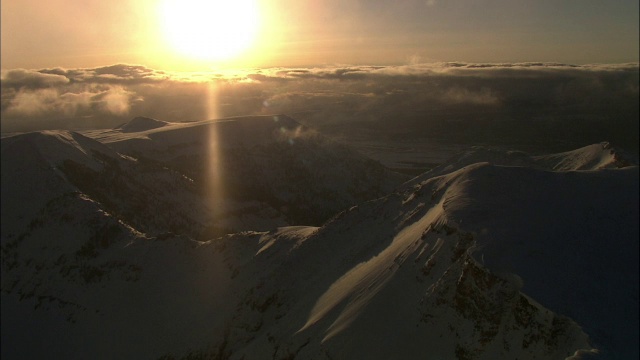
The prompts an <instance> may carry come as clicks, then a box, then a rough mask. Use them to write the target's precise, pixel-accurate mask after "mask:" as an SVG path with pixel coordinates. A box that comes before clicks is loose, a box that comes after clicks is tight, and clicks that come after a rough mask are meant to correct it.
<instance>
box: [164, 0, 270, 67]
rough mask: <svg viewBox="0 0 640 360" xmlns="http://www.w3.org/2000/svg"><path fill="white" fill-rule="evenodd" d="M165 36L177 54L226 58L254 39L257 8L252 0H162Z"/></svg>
mask: <svg viewBox="0 0 640 360" xmlns="http://www.w3.org/2000/svg"><path fill="white" fill-rule="evenodd" d="M161 17H162V23H163V28H164V32H165V36H166V37H167V40H168V41H169V43H170V44H171V46H172V47H173V48H174V49H175V50H176V51H178V52H179V53H181V54H183V55H185V56H188V57H190V58H193V59H197V60H229V59H231V58H233V57H235V56H238V55H240V54H241V53H243V52H244V51H246V50H248V49H249V48H250V47H251V45H252V43H253V42H254V40H255V37H256V34H257V30H258V25H259V24H258V21H259V11H258V5H257V4H256V1H255V0H165V1H164V2H163V4H162V8H161Z"/></svg>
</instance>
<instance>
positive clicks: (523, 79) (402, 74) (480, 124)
mask: <svg viewBox="0 0 640 360" xmlns="http://www.w3.org/2000/svg"><path fill="white" fill-rule="evenodd" d="M0 4H1V6H2V9H1V10H2V11H1V14H2V19H1V20H2V21H1V26H2V33H1V34H2V42H1V44H0V45H1V50H2V59H1V60H2V64H1V68H2V77H1V81H0V85H1V90H2V93H1V104H0V105H1V106H0V112H1V114H0V115H1V117H0V125H1V130H2V133H3V134H4V133H10V132H21V131H36V130H44V129H71V130H77V129H90V128H111V127H114V126H118V125H120V124H122V123H124V122H126V121H129V120H131V119H132V118H133V117H136V116H145V117H152V118H156V119H159V120H164V121H176V122H181V121H198V120H206V119H216V118H223V117H230V116H242V115H256V114H261V115H264V114H287V115H290V116H292V117H293V118H295V119H296V120H298V121H300V122H301V123H303V124H305V125H307V126H310V127H313V128H317V129H319V130H321V131H324V132H326V133H332V134H338V135H339V136H343V134H347V135H345V136H348V137H351V138H354V137H357V136H360V135H361V134H363V133H365V132H370V131H377V132H378V133H379V134H384V135H385V136H387V135H392V134H395V135H399V133H398V132H402V136H417V137H421V136H422V137H423V136H438V137H440V138H446V139H447V141H454V142H460V141H461V142H465V143H469V142H473V143H476V142H482V141H489V142H492V141H493V142H495V141H501V142H504V141H512V142H516V141H517V142H519V144H520V145H521V144H523V143H524V142H526V141H541V139H545V140H550V141H556V139H558V141H564V139H569V138H571V139H573V140H576V141H574V145H576V144H577V145H580V146H585V145H589V144H590V143H593V142H600V141H612V142H613V143H614V144H619V145H624V146H625V147H627V148H630V149H633V150H634V151H637V149H638V148H639V146H638V142H639V141H638V136H637V134H638V121H637V119H638V117H639V116H640V100H639V98H640V95H639V93H640V91H639V83H640V81H639V77H640V76H639V74H640V65H639V62H638V61H639V45H638V44H639V39H638V37H639V28H638V26H639V20H638V17H639V15H638V14H639V9H638V4H639V2H638V1H637V0H633V1H630V0H609V1H596V0H563V1H550V0H536V1H533V0H510V1H506V0H451V1H443V0H421V1H415V0H392V1H383V0H368V1H358V0H315V1H302V0H296V1H294V0H271V1H267V0H234V1H228V2H221V1H204V2H203V1H202V0H136V1H124V0H112V1H109V2H107V1H102V0H82V1H80V0H49V1H46V2H43V1H40V0H2V2H1V3H0ZM536 139H538V140H536ZM578 140H579V141H578Z"/></svg>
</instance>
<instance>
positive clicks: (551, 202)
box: [2, 117, 639, 359]
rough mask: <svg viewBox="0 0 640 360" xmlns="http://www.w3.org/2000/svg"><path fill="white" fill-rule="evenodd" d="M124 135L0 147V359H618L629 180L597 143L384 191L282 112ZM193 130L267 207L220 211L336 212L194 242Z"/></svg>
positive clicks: (351, 160)
mask: <svg viewBox="0 0 640 360" xmlns="http://www.w3.org/2000/svg"><path fill="white" fill-rule="evenodd" d="M266 120H269V121H268V122H267V121H266ZM280 122H282V123H280ZM131 124H132V125H131V126H125V125H126V124H125V125H123V126H122V127H120V128H117V129H113V130H108V131H93V132H84V133H83V134H79V133H74V132H43V133H32V134H24V135H20V136H16V137H8V138H3V139H2V170H3V171H2V344H3V347H2V356H3V358H4V357H6V358H38V357H49V358H70V359H74V358H77V359H83V358H97V359H102V358H104V359H113V358H131V359H140V358H148V359H159V358H163V359H171V358H177V359H180V358H189V359H224V358H229V359H243V358H244V359H294V358H295V359H352V358H370V359H418V358H434V359H439V358H441V359H496V358H503V359H515V358H518V359H565V358H573V359H586V358H594V357H599V358H605V359H620V358H634V355H635V356H636V357H637V355H638V343H637V339H638V241H637V239H638V221H637V219H638V202H639V198H638V167H637V165H635V164H634V163H633V162H625V163H617V165H616V164H615V163H614V162H611V161H608V160H607V157H606V156H607V155H606V154H607V153H609V155H613V154H611V152H610V148H612V147H609V148H607V146H609V145H606V146H605V145H604V144H595V145H593V146H590V147H586V148H582V149H578V150H576V151H573V152H568V153H564V154H554V155H545V156H529V155H527V154H523V153H514V152H507V151H502V152H501V151H498V150H495V149H481V148H475V149H471V150H470V151H469V152H466V153H464V154H461V155H460V156H458V157H456V158H454V159H452V161H451V162H450V163H448V164H443V165H442V166H440V167H438V168H436V169H434V170H432V171H430V172H427V173H425V174H423V175H421V176H418V177H416V178H414V179H412V180H410V181H407V182H406V183H404V184H403V185H401V186H395V184H396V183H395V182H396V181H398V180H397V178H396V177H395V176H396V175H393V174H390V175H389V173H387V172H386V170H384V169H382V170H379V169H377V168H376V167H375V163H370V162H369V161H366V160H362V158H360V157H358V156H356V155H353V154H355V153H354V152H352V151H351V150H349V149H347V148H345V147H343V146H341V145H337V144H334V143H332V142H330V141H329V140H326V139H324V138H322V137H321V136H319V135H317V134H306V133H305V131H304V130H303V129H302V128H300V127H299V125H297V123H295V122H294V121H293V120H292V119H289V118H286V117H281V118H278V120H277V121H275V120H274V119H272V118H265V117H256V118H241V119H227V120H225V121H215V122H213V121H211V122H200V123H189V124H172V123H160V122H157V121H147V120H144V119H143V120H140V119H138V120H134V122H132V123H131ZM274 124H275V125H274ZM123 127H124V128H125V130H127V129H129V130H127V131H123ZM247 128H248V130H247ZM212 132H215V135H212ZM296 133H297V134H296ZM212 136H215V137H216V138H217V139H223V140H220V141H219V142H217V143H216V144H217V145H216V147H215V151H217V152H218V154H223V155H222V157H223V158H226V159H233V161H231V162H229V163H226V164H224V165H220V166H219V167H216V168H217V169H222V170H220V174H224V175H225V176H223V177H222V178H223V179H226V180H225V181H230V182H236V181H237V182H243V181H245V179H239V178H237V176H240V175H238V174H242V173H243V172H245V173H246V174H250V175H251V176H256V177H257V178H255V179H252V181H251V182H248V183H245V184H242V185H241V186H242V187H243V188H244V187H248V186H250V185H246V184H252V185H251V186H262V187H261V188H260V189H261V191H266V192H268V193H270V194H273V195H270V196H272V198H258V199H252V197H253V196H254V195H255V193H250V194H251V195H250V196H249V195H248V196H247V197H246V198H238V196H237V193H234V192H233V191H229V192H225V195H224V199H225V201H226V202H231V201H235V202H236V203H241V204H242V203H244V202H248V201H255V202H256V203H259V204H264V205H261V206H264V207H265V208H269V209H270V210H269V211H272V213H275V214H278V215H277V216H280V217H279V218H277V219H280V220H281V221H282V222H283V223H285V224H286V222H288V224H289V225H295V224H296V223H293V222H291V219H293V218H295V216H296V215H291V214H292V213H297V212H305V211H311V212H313V211H315V205H316V203H317V204H318V207H319V209H324V208H328V207H329V205H326V204H330V203H331V202H330V201H326V203H324V202H322V201H320V200H319V199H320V198H321V197H323V196H325V194H329V193H331V192H333V193H335V195H334V196H335V197H336V198H337V199H339V200H336V201H335V203H337V204H339V205H340V206H342V204H344V203H346V202H349V201H350V202H351V203H350V204H349V206H348V207H346V208H345V207H343V208H345V210H342V211H340V212H339V213H337V214H336V215H334V216H333V217H332V218H330V219H329V220H328V221H326V222H324V223H323V224H321V226H319V227H317V226H280V227H277V225H278V223H277V221H274V222H271V223H270V224H271V226H272V229H271V230H269V229H268V228H263V229H259V228H256V229H253V230H251V231H250V230H246V231H241V232H238V233H235V234H227V235H224V236H221V237H214V238H210V239H204V238H202V237H199V236H200V235H202V234H201V232H200V231H194V230H193V228H196V227H198V226H200V227H204V226H206V225H204V224H205V223H206V222H207V221H210V220H211V217H212V216H213V217H215V213H214V214H213V215H212V214H211V213H207V212H206V211H207V210H206V209H209V208H211V209H213V210H211V211H212V212H215V208H216V206H215V205H219V203H215V202H211V199H209V198H208V196H210V195H212V194H211V193H207V192H206V191H203V190H202V189H201V188H199V186H203V185H204V184H207V183H208V182H207V181H210V178H207V176H205V175H200V176H201V177H198V175H197V170H198V169H203V167H204V166H205V165H203V161H204V160H203V158H204V157H208V159H211V156H213V155H211V151H214V150H212V149H211V148H210V147H211V143H212V142H211V139H212ZM198 139H200V140H198ZM203 151H205V152H207V153H206V155H205V154H202V152H203ZM198 154H200V155H198ZM483 154H484V155H483ZM514 154H515V155H514ZM199 156H200V157H202V158H200V157H199ZM483 156H484V159H483ZM614 157H615V156H614ZM619 157H620V156H618V158H619ZM514 158H516V160H515V161H514V160H513V159H514ZM496 159H506V160H496ZM594 159H601V160H598V161H594ZM625 161H627V160H625ZM629 161H631V160H629ZM220 162H222V163H224V161H220ZM220 162H219V163H218V164H220ZM239 164H243V165H246V167H247V168H249V167H251V168H252V170H236V169H234V166H236V167H237V165H239ZM247 164H251V165H247ZM610 164H614V166H609V165H610ZM190 171H191V172H190ZM230 174H233V176H231V175H230ZM301 174H302V175H301ZM375 174H377V175H376V176H377V177H375V176H374V175H375ZM369 178H371V180H370V181H369V182H367V179H369ZM307 182H308V183H307ZM305 183H306V184H307V186H306V187H305V186H304V185H305ZM253 184H256V185H253ZM261 184H266V185H261ZM227 186H231V185H227ZM239 186H240V185H239ZM394 186H395V190H394V189H393V187H394ZM221 188H224V186H221ZM312 188H318V189H320V190H318V189H312ZM374 189H375V191H374ZM359 190H366V191H361V192H359ZM378 191H387V194H386V195H385V196H377V197H376V194H378ZM139 194H144V195H139ZM345 194H348V195H345ZM214 195H215V194H214ZM139 196H143V197H144V198H143V199H140V198H137V197H139ZM367 196H368V198H367ZM274 198H275V199H277V201H282V202H288V203H296V201H298V199H301V200H299V201H300V202H302V201H303V200H304V201H308V204H307V206H308V208H303V207H300V205H295V206H292V207H294V208H295V209H296V210H295V212H287V209H282V208H278V207H277V206H275V205H274V204H278V203H277V202H276V200H273V199H274ZM305 199H306V200H305ZM360 199H362V200H360ZM329 200H333V199H329ZM365 200H366V201H365ZM341 201H344V202H341ZM227 206H228V205H227ZM336 206H337V205H336ZM189 209H191V210H189ZM136 211H137V212H136ZM318 211H319V212H320V211H321V210H318ZM322 211H324V210H322ZM138 212H139V213H138ZM336 212H337V211H336ZM254 214H256V213H254ZM269 216H270V215H269ZM298 216H300V217H301V218H304V217H305V216H309V215H298ZM255 217H256V218H259V217H260V216H259V215H255ZM181 219H182V220H181ZM172 221H173V225H172V226H171V227H170V226H169V225H167V224H169V223H172ZM256 223H257V222H256ZM298 224H301V225H308V224H305V223H298ZM247 225H248V223H247ZM318 225H320V224H318ZM276 227H277V228H276ZM196 237H199V240H198V239H196ZM595 349H598V350H595ZM596 352H598V353H596Z"/></svg>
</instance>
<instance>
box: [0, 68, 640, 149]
mask: <svg viewBox="0 0 640 360" xmlns="http://www.w3.org/2000/svg"><path fill="white" fill-rule="evenodd" d="M638 74H639V67H638V64H637V63H631V64H616V65H580V66H576V65H567V64H557V63H505V64H471V63H430V64H412V65H403V66H333V67H322V68H269V69H257V70H248V71H244V72H234V73H169V72H164V71H158V70H154V69H150V68H147V67H144V66H139V65H135V66H134V65H124V64H119V65H113V66H107V67H101V68H94V69H61V68H54V69H41V70H25V69H13V70H7V71H3V73H2V81H1V85H2V103H1V111H2V131H3V132H11V131H31V130H39V129H50V128H67V129H74V128H76V129H82V128H96V127H98V128H100V127H102V128H108V127H113V126H116V125H118V124H121V123H123V122H126V121H128V120H129V119H131V118H132V117H134V116H147V117H154V118H157V119H160V120H166V121H195V120H204V119H209V118H219V117H228V116H238V115H249V114H268V113H285V114H289V115H291V116H293V117H294V118H296V119H298V120H300V121H301V122H303V123H305V124H306V125H309V126H311V127H316V128H320V129H322V130H325V131H336V132H342V133H350V134H351V135H353V133H354V132H362V131H374V130H379V131H384V132H385V133H386V134H389V135H393V134H398V135H401V134H403V133H410V134H417V133H419V134H420V135H421V136H440V137H442V136H445V135H446V136H451V134H453V133H455V132H462V133H464V134H467V133H468V132H469V131H470V130H468V129H473V131H472V133H471V134H467V135H468V136H476V137H478V136H480V138H482V136H481V135H482V134H481V133H482V132H485V133H486V132H491V131H492V129H495V127H496V124H503V125H504V124H518V126H516V127H515V128H514V129H513V131H516V132H517V130H518V128H519V129H520V130H522V129H529V128H535V130H540V126H547V127H550V126H551V128H553V127H554V126H555V125H553V126H552V125H549V124H550V121H551V123H553V124H558V123H559V122H564V123H565V125H566V124H568V122H572V125H573V128H575V129H578V130H577V131H583V130H579V129H580V128H581V127H582V128H584V127H585V126H586V127H589V126H592V125H593V124H596V127H614V128H616V127H617V128H619V129H617V130H616V131H617V132H618V133H624V132H631V131H633V130H635V129H637V116H638V98H639V89H638V83H639V81H638V80H639V76H638ZM630 119H634V120H633V121H631V120H630ZM585 124H586V125H585ZM538 125H540V126H538ZM587 125H588V126H587ZM629 126H632V128H629ZM633 126H635V128H633ZM551 128H550V129H549V131H553V130H559V129H564V130H566V129H565V127H559V128H557V129H555V128H554V129H551ZM566 128H571V127H569V126H567V127H566ZM478 132H480V134H479V133H478ZM534 133H535V134H537V133H540V131H537V132H535V131H534ZM543 133H544V132H542V133H541V134H542V135H544V134H543ZM635 133H637V131H635ZM447 134H448V135H447ZM467 135H465V136H467ZM484 135H485V138H486V136H489V137H491V134H484ZM515 135H518V136H520V135H522V134H515ZM500 136H505V134H504V133H501V135H500ZM566 136H568V137H570V136H573V135H572V134H566ZM599 140H612V139H599ZM613 140H615V139H613ZM624 141H626V142H629V141H631V142H633V139H626V140H624ZM635 142H636V143H637V139H636V140H635ZM636 146H637V145H636Z"/></svg>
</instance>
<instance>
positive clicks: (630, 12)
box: [1, 0, 639, 71]
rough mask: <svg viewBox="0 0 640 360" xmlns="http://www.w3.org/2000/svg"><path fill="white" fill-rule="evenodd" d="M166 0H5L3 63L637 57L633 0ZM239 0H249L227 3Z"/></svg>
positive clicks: (188, 64)
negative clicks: (231, 49) (229, 49)
mask: <svg viewBox="0 0 640 360" xmlns="http://www.w3.org/2000/svg"><path fill="white" fill-rule="evenodd" d="M168 3H171V0H136V1H131V0H129V1H127V0H112V1H108V2H106V1H101V0H49V1H47V2H43V1H40V0H3V1H2V3H1V6H2V11H1V14H2V19H1V24H2V25H1V26H2V29H1V31H2V39H1V40H2V42H1V46H2V47H1V50H2V58H1V60H2V69H13V68H26V69H37V68H53V67H61V68H82V67H85V68H86V67H99V66H106V65H112V64H119V63H126V64H141V65H145V66H149V67H152V68H155V69H164V70H179V71H180V70H181V71H194V70H198V71H207V70H212V69H220V68H229V67H232V68H242V67H274V66H318V65H327V64H331V65H335V64H356V65H392V64H395V65H397V64H412V63H424V62H444V61H462V62H475V63H487V62H488V63H495V62H525V61H529V62H530V61H541V62H560V63H569V64H590V63H625V62H637V61H638V57H639V55H638V54H639V46H638V43H639V15H638V14H639V8H638V7H639V6H638V1H637V0H608V1H602V0H560V1H558V0H553V1H552V0H450V1H444V0H367V1H364V0H315V1H301V0H271V1H267V0H243V1H239V2H238V1H235V2H216V1H209V2H206V3H208V4H209V5H208V6H209V7H205V8H203V7H201V4H197V2H196V3H194V1H192V0H181V1H178V2H175V1H174V3H177V4H181V5H177V7H176V5H175V4H174V5H173V6H174V7H173V8H172V7H170V6H171V5H167V4H168ZM214 3H215V4H221V5H220V6H217V5H216V6H213V5H211V4H214ZM233 3H243V4H245V3H246V4H245V5H246V6H245V5H243V6H245V7H243V8H240V9H234V8H229V7H228V6H229V4H233ZM215 4H214V5H215ZM167 9H168V10H167ZM177 14H181V15H179V16H180V17H178V15H177ZM240 29H245V30H247V31H249V32H250V34H248V35H247V34H245V35H242V31H241V30H240ZM243 31H244V30H243ZM204 33H209V34H206V35H208V37H206V36H204V35H205V34H204ZM243 36H244V37H243ZM225 41H228V42H230V43H234V42H235V43H242V46H243V49H242V50H240V51H236V52H235V53H233V54H231V55H228V56H218V57H211V56H209V57H207V56H202V54H199V55H194V54H193V53H194V51H193V49H191V53H189V52H188V51H187V52H185V51H181V50H180V49H179V48H180V47H181V46H184V45H185V44H187V45H190V46H192V47H196V48H198V49H199V50H203V49H205V48H207V47H209V48H212V47H213V48H215V47H217V48H218V49H217V50H218V51H219V50H221V49H220V47H223V46H230V45H229V44H227V45H221V44H223V43H224V42H225ZM211 44H216V45H211ZM182 50H184V49H182Z"/></svg>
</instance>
